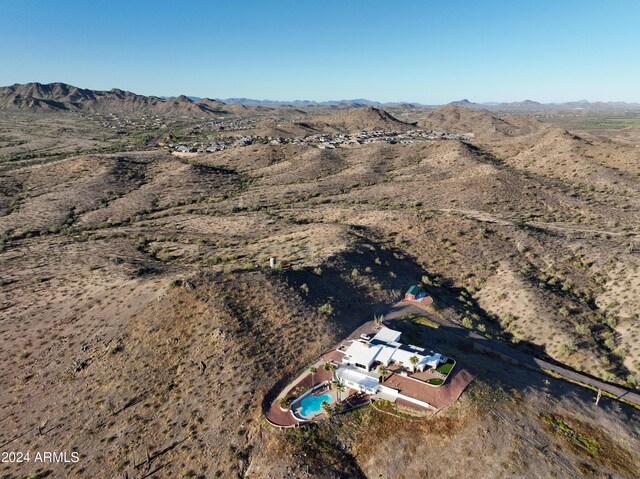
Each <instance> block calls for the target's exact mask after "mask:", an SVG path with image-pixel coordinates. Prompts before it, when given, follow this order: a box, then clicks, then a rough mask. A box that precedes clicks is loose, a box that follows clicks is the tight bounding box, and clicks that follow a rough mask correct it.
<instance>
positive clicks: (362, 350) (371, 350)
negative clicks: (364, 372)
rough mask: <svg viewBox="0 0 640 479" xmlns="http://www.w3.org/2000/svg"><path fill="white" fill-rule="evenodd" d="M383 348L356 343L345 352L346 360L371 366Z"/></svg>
mask: <svg viewBox="0 0 640 479" xmlns="http://www.w3.org/2000/svg"><path fill="white" fill-rule="evenodd" d="M381 349H382V346H378V345H374V344H369V343H361V342H360V341H354V342H353V343H351V346H349V347H348V348H347V350H346V351H345V352H344V359H349V362H352V363H358V364H362V365H364V366H369V365H370V364H371V363H372V362H373V361H374V360H375V358H376V356H377V355H378V353H379V352H380V351H381Z"/></svg>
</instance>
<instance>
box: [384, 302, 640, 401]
mask: <svg viewBox="0 0 640 479" xmlns="http://www.w3.org/2000/svg"><path fill="white" fill-rule="evenodd" d="M383 314H384V319H385V322H388V321H394V320H397V319H400V318H401V317H402V316H404V315H406V314H419V315H421V316H426V317H428V318H429V319H431V320H432V321H434V322H436V323H438V324H439V325H441V326H443V327H446V328H447V329H448V330H449V331H451V332H453V333H455V334H457V335H459V336H462V337H464V338H466V339H468V340H469V341H471V342H472V343H474V344H476V345H478V346H479V347H480V348H484V349H487V350H490V351H495V352H496V353H498V354H501V355H504V356H506V357H508V358H510V359H512V360H514V361H515V362H517V363H518V364H520V365H522V366H525V367H527V368H530V369H534V370H537V371H542V370H547V371H551V372H553V373H555V374H557V375H559V376H561V377H562V378H564V379H568V380H570V381H573V382H575V383H579V384H582V385H585V384H586V385H587V386H591V387H592V388H596V389H601V390H602V391H603V392H607V393H609V394H611V395H613V396H614V397H615V398H617V399H621V400H624V401H628V402H630V403H633V404H635V405H637V406H640V394H638V393H636V392H633V391H629V390H627V389H624V388H622V387H620V386H616V385H614V384H609V383H606V382H604V381H601V380H599V379H597V378H594V377H592V376H588V375H586V374H582V373H579V372H576V371H573V370H571V369H567V368H565V367H562V366H559V365H557V364H554V363H550V362H548V361H545V360H544V359H539V358H536V357H535V356H531V355H529V354H527V353H524V352H522V351H518V350H517V349H513V348H512V347H510V346H507V345H506V344H505V343H503V342H500V341H497V340H493V339H487V338H485V337H484V336H480V335H479V334H476V333H474V332H473V331H469V330H468V329H466V328H463V327H462V326H460V325H457V324H455V323H451V322H449V321H444V320H442V319H440V318H437V317H435V316H434V315H432V314H428V313H427V312H425V311H424V310H423V309H421V308H420V307H418V306H416V305H415V304H414V303H413V302H408V301H399V302H398V303H395V304H393V305H391V306H390V307H389V308H388V309H387V310H386V311H383Z"/></svg>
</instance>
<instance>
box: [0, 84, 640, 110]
mask: <svg viewBox="0 0 640 479" xmlns="http://www.w3.org/2000/svg"><path fill="white" fill-rule="evenodd" d="M450 105H454V106H460V107H464V108H468V109H471V110H480V109H483V110H484V109H486V110H494V111H513V112H545V111H572V112H584V113H586V112H625V111H634V112H636V111H640V103H626V102H588V101H586V100H581V101H574V102H566V103H538V102H536V101H531V100H524V101H520V102H512V103H497V102H490V103H474V102H471V101H469V100H467V99H464V100H460V101H455V102H452V103H450ZM436 106H438V105H423V104H420V103H391V102H390V103H380V102H377V101H371V100H366V99H354V100H336V101H322V102H317V101H312V100H294V101H275V100H255V99H250V98H226V99H222V100H220V99H210V98H199V97H194V96H185V95H180V96H177V97H161V96H144V95H137V94H135V93H131V92H128V91H124V90H120V89H117V88H114V89H112V90H109V91H100V90H89V89H83V88H78V87H76V86H73V85H68V84H65V83H49V84H41V83H26V84H15V85H11V86H7V87H0V110H9V111H18V110H27V111H84V112H92V113H103V114H119V115H131V116H135V115H158V116H180V117H192V118H200V117H210V116H225V115H243V114H244V115H250V114H253V113H256V112H269V111H270V110H272V109H274V108H294V109H315V108H318V109H320V108H335V109H345V108H358V107H376V108H380V107H382V108H399V107H400V108H435V107H436Z"/></svg>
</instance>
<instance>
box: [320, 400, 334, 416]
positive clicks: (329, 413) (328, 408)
mask: <svg viewBox="0 0 640 479" xmlns="http://www.w3.org/2000/svg"><path fill="white" fill-rule="evenodd" d="M322 410H323V411H324V412H325V414H326V415H327V416H333V409H332V407H331V405H330V404H329V403H328V402H327V401H322Z"/></svg>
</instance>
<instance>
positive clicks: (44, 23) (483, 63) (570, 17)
mask: <svg viewBox="0 0 640 479" xmlns="http://www.w3.org/2000/svg"><path fill="white" fill-rule="evenodd" d="M639 21H640V2H639V1H637V0H630V1H627V0H616V1H605V0H581V1H577V0H535V1H534V0H510V1H502V0H494V1H492V0H485V1H482V0H468V1H462V0H459V1H456V0H449V1H444V0H443V1H436V0H413V1H404V0H396V1H390V0H387V1H377V0H368V1H364V0H360V1H355V0H351V1H350V0H342V1H335V0H316V1H311V0H309V1H304V0H298V1H267V0H262V1H242V0H236V1H214V0H210V1H186V0H185V1H181V2H177V1H175V2H169V1H165V0H154V1H148V0H129V1H120V0H111V1H102V0H94V1H91V0H83V1H79V0H68V1H65V0H57V1H51V0H39V1H38V0H0V85H9V84H13V83H26V82H30V81H39V82H42V83H48V82H54V81H62V82H66V83H71V84H73V85H77V86H81V87H85V88H93V89H111V88H113V87H118V88H122V89H125V90H130V91H134V92H136V93H141V94H155V95H178V94H187V95H196V96H206V97H218V98H226V97H249V98H259V99H265V98H268V99H278V100H293V99H313V100H329V99H345V98H368V99H372V100H378V101H417V102H423V103H446V102H449V101H453V100H458V99H461V98H468V99H470V100H472V101H478V102H482V101H518V100H523V99H532V100H537V101H544V102H549V101H567V100H579V99H588V100H591V101H596V100H603V101H607V100H624V101H637V102H640V26H639Z"/></svg>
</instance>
